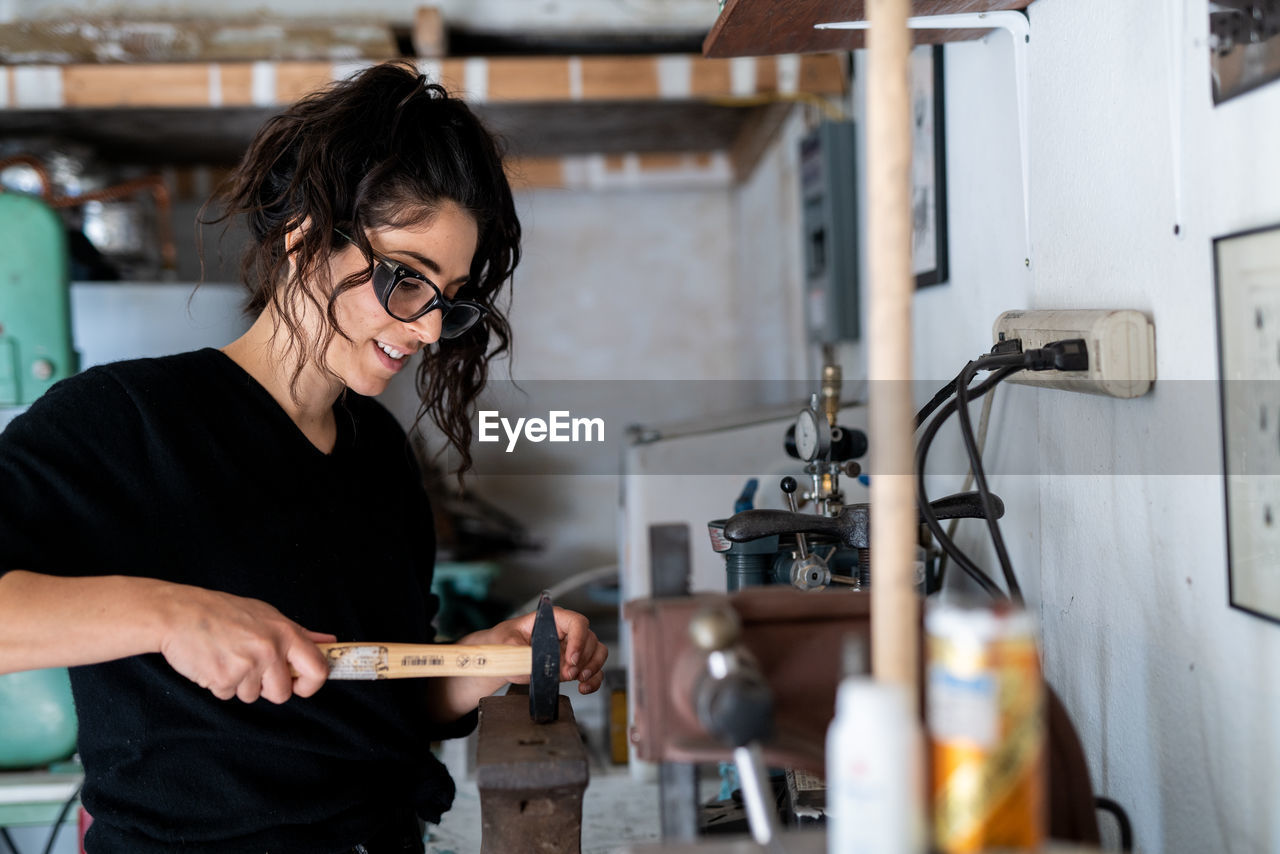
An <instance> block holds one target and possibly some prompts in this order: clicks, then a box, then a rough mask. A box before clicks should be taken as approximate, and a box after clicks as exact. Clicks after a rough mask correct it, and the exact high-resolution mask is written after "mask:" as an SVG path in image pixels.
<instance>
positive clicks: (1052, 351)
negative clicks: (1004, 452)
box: [916, 339, 1089, 605]
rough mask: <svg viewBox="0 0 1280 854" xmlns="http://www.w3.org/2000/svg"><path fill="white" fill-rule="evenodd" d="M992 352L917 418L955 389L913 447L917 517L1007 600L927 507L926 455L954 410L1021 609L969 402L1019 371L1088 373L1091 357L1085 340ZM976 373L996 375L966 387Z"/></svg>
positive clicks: (1015, 344) (938, 582) (1011, 345)
mask: <svg viewBox="0 0 1280 854" xmlns="http://www.w3.org/2000/svg"><path fill="white" fill-rule="evenodd" d="M996 349H997V352H994V353H991V354H989V355H986V356H982V357H980V358H978V359H974V360H973V361H971V362H969V363H968V364H967V365H965V367H964V370H962V371H961V372H960V374H959V375H958V376H957V377H956V379H955V380H953V381H952V382H951V383H950V384H948V386H947V387H945V388H943V389H942V390H941V391H939V392H938V394H936V395H934V398H933V400H931V401H930V402H929V403H928V404H927V405H926V406H925V407H924V409H922V410H921V411H920V413H919V414H918V415H917V416H916V417H917V424H918V423H919V421H920V420H922V419H923V418H925V417H927V416H928V415H929V413H930V412H932V411H933V409H935V408H936V407H937V406H938V405H939V403H938V402H939V401H940V400H942V399H944V398H945V396H946V394H947V392H948V391H949V390H950V389H952V388H954V393H955V398H954V399H953V400H950V401H949V402H948V403H947V404H946V406H945V407H943V410H942V412H940V413H939V414H938V416H937V417H936V418H934V420H933V421H932V422H931V423H930V424H929V427H928V429H926V430H925V433H924V435H923V436H921V438H920V443H919V444H918V445H917V448H916V495H917V500H918V502H919V507H920V514H921V515H922V516H923V517H924V520H925V524H927V525H928V526H929V530H930V532H932V533H933V535H934V537H935V538H936V539H937V540H938V544H939V545H940V546H942V548H943V549H944V550H945V551H946V552H947V554H948V555H950V556H951V558H952V560H954V561H955V563H956V565H957V566H959V567H960V568H961V569H963V570H964V571H965V572H966V573H968V574H969V575H970V576H971V577H972V578H973V579H974V580H975V581H977V582H978V584H979V586H981V587H982V588H983V589H984V590H986V591H987V592H988V593H990V594H991V595H993V596H996V597H997V598H1005V597H1004V594H1003V593H1002V592H1001V591H1000V589H999V588H998V587H996V585H995V583H994V582H992V581H991V579H990V578H989V577H988V576H987V575H986V573H984V572H982V570H980V569H979V568H978V566H977V564H975V563H974V562H973V561H972V560H970V559H969V556H968V555H966V554H965V553H964V552H963V551H961V549H960V548H959V546H957V545H956V544H955V542H954V541H953V540H952V539H951V538H950V537H949V536H947V533H946V531H944V530H943V529H942V525H941V524H940V523H939V522H938V519H937V517H936V516H935V515H934V514H933V511H932V509H931V508H930V507H929V501H928V496H927V495H926V494H925V490H924V468H925V466H924V464H925V459H926V457H927V455H928V452H929V445H930V444H931V443H932V442H933V437H934V436H936V435H937V432H938V429H939V428H940V427H941V426H942V423H943V422H944V421H945V420H946V419H947V418H948V417H949V416H950V415H951V413H952V412H958V413H959V415H960V433H961V436H962V438H963V439H964V445H965V451H966V453H967V454H968V456H969V465H970V468H971V469H972V470H973V478H974V483H975V485H976V486H977V487H978V497H979V500H980V502H981V504H982V510H983V516H984V518H985V519H986V521H987V529H988V530H989V531H990V533H991V540H992V543H993V544H994V546H995V549H996V554H997V556H998V558H999V560H1000V570H1001V573H1002V575H1003V576H1004V580H1005V584H1006V585H1007V586H1008V588H1009V596H1010V598H1012V599H1013V600H1014V601H1015V602H1017V603H1018V604H1019V605H1021V604H1023V598H1022V589H1021V587H1020V586H1019V585H1018V579H1017V577H1016V576H1015V575H1014V573H1013V564H1012V562H1011V561H1010V560H1009V553H1008V550H1007V549H1006V548H1005V544H1004V537H1003V536H1001V534H1000V523H999V520H997V519H996V516H995V501H994V499H993V497H992V495H991V490H990V488H989V487H988V486H987V478H986V472H985V471H984V470H983V467H982V454H981V452H980V451H979V450H978V440H977V438H976V437H975V436H974V434H973V423H972V421H971V419H970V418H969V401H970V400H973V399H976V398H978V397H981V396H982V395H983V394H986V393H987V391H989V390H990V389H992V388H994V387H995V385H996V384H997V383H999V382H1001V381H1002V380H1004V379H1005V378H1006V377H1008V376H1009V375H1010V374H1014V373H1016V372H1018V371H1020V370H1031V371H1047V370H1059V371H1081V370H1086V369H1088V367H1089V353H1088V348H1087V347H1086V346H1085V342H1084V341H1083V340H1080V339H1071V340H1066V341H1055V342H1053V343H1052V344H1048V345H1046V346H1044V347H1042V348H1039V349H1035V350H1027V351H1025V352H1023V351H1022V350H1021V342H1019V341H1005V342H1001V343H1000V344H998V345H996ZM979 371H993V372H994V373H993V374H992V375H991V376H990V377H988V378H987V379H986V380H984V381H983V382H982V383H979V384H978V385H977V386H974V387H973V388H970V387H969V383H970V382H972V381H973V378H974V376H975V375H976V374H977V373H978V372H979ZM929 586H930V588H931V589H930V590H929V591H927V592H934V591H936V590H937V589H940V588H941V586H942V574H941V572H939V574H938V577H937V578H936V579H935V581H934V583H933V584H931V585H929Z"/></svg>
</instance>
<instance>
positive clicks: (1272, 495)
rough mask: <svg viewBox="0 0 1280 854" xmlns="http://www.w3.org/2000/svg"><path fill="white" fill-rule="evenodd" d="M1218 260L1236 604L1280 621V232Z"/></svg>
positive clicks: (1222, 243)
mask: <svg viewBox="0 0 1280 854" xmlns="http://www.w3.org/2000/svg"><path fill="white" fill-rule="evenodd" d="M1214 254H1215V256H1216V261H1217V264H1216V266H1217V279H1218V339H1219V355H1220V358H1221V365H1220V370H1221V375H1222V383H1221V387H1220V388H1221V394H1222V434H1223V442H1222V447H1223V455H1224V473H1225V474H1226V478H1225V481H1226V483H1225V485H1226V497H1227V531H1228V544H1229V545H1228V549H1229V556H1230V579H1231V603H1232V604H1233V605H1236V606H1239V607H1241V608H1246V609H1248V610H1251V611H1256V612H1258V613H1260V614H1265V615H1266V616H1269V617H1271V618H1272V619H1276V620H1280V572H1278V571H1277V569H1276V568H1277V567H1278V566H1280V476H1278V475H1280V229H1270V230H1266V231H1258V232H1252V233H1247V234H1241V235H1234V236H1231V237H1225V238H1220V239H1218V240H1217V241H1215V242H1214Z"/></svg>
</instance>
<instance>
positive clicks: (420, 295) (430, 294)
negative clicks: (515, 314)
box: [337, 231, 488, 338]
mask: <svg viewBox="0 0 1280 854" xmlns="http://www.w3.org/2000/svg"><path fill="white" fill-rule="evenodd" d="M337 233H338V235H339V236H340V237H343V238H345V239H347V240H349V241H350V240H351V238H350V237H347V236H346V235H345V234H343V233H342V232H340V231H339V232H337ZM352 242H354V241H352ZM373 259H374V261H375V262H376V264H375V265H374V268H373V292H374V293H375V294H377V296H378V302H380V303H381V304H382V307H383V309H385V310H386V312H387V314H389V315H391V316H392V317H394V318H395V319H396V320H401V321H404V322H405V323H412V322H413V321H415V320H417V319H418V318H419V317H422V316H423V315H424V314H427V313H429V312H432V311H435V310H436V309H439V310H440V312H441V316H440V337H441V338H457V337H458V336H459V335H461V334H462V333H464V332H466V331H467V330H468V329H470V328H471V327H473V326H475V325H476V321H478V320H479V319H480V318H482V317H484V313H485V312H486V311H487V310H488V309H486V308H485V307H484V306H482V305H480V304H479V303H477V302H471V301H470V300H453V299H449V298H448V297H446V296H445V295H444V294H442V293H440V289H439V288H438V287H436V285H435V282H432V281H431V280H430V279H428V278H427V277H426V276H424V275H422V274H421V273H419V272H418V271H416V270H411V269H410V268H408V267H406V266H404V265H403V264H399V263H397V262H395V261H393V260H391V259H390V258H387V257H385V256H382V255H379V254H378V253H377V252H374V253H373Z"/></svg>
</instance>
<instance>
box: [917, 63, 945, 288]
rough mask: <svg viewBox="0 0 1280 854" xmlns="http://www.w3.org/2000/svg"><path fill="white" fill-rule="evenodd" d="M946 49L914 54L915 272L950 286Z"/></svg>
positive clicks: (925, 283)
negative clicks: (945, 94) (944, 83)
mask: <svg viewBox="0 0 1280 854" xmlns="http://www.w3.org/2000/svg"><path fill="white" fill-rule="evenodd" d="M943 82H944V75H943V63H942V45H921V46H919V47H916V48H915V49H913V50H912V51H911V125H912V128H911V272H912V273H913V274H914V276H915V280H916V288H917V290H918V289H920V288H925V287H930V286H932V285H940V284H943V283H945V282H946V281H947V276H948V269H947V156H946V153H947V147H946V126H947V123H946V106H945V104H944V100H945V99H944V98H943V92H944V91H945V90H944V88H943Z"/></svg>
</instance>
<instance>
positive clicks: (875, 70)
mask: <svg viewBox="0 0 1280 854" xmlns="http://www.w3.org/2000/svg"><path fill="white" fill-rule="evenodd" d="M910 9H911V4H910V2H909V0H870V2H868V4H867V12H868V14H867V19H868V21H869V22H870V30H869V32H868V34H867V46H868V49H869V63H870V69H869V73H868V77H867V167H868V172H869V176H868V178H869V181H868V191H867V192H868V208H869V217H868V219H869V222H868V225H867V235H868V238H869V244H870V245H869V246H868V259H869V263H870V268H871V294H870V323H869V324H868V326H867V342H868V349H869V353H868V362H867V367H868V374H869V375H870V379H871V383H870V386H871V391H870V404H871V405H870V413H869V419H870V421H869V425H870V428H871V435H872V436H874V437H875V446H876V447H875V451H874V454H875V459H874V461H873V463H874V468H873V471H872V477H871V508H872V512H871V542H872V543H873V544H874V546H875V548H873V549H872V550H871V560H872V568H871V577H872V584H871V650H872V672H873V673H874V675H875V677H876V678H877V679H880V680H883V681H886V682H895V683H899V684H901V685H902V686H903V687H904V688H905V689H906V691H907V692H908V697H909V698H910V699H911V708H915V706H916V702H917V696H918V674H917V668H918V655H919V650H918V646H919V640H918V637H919V635H918V633H919V604H918V602H917V599H916V593H915V589H914V565H915V558H916V551H915V550H916V530H917V522H916V505H915V483H914V480H913V478H912V474H911V472H912V467H913V464H914V459H913V457H914V454H913V444H914V443H913V430H912V417H913V413H912V398H911V298H912V294H913V292H914V280H913V279H912V276H911V216H910V191H909V188H910V173H911V119H910V99H909V95H908V85H907V75H908V68H909V65H908V63H909V53H910V51H911V41H912V40H911V35H910V31H909V30H908V29H907V17H908V15H909V13H910Z"/></svg>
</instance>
